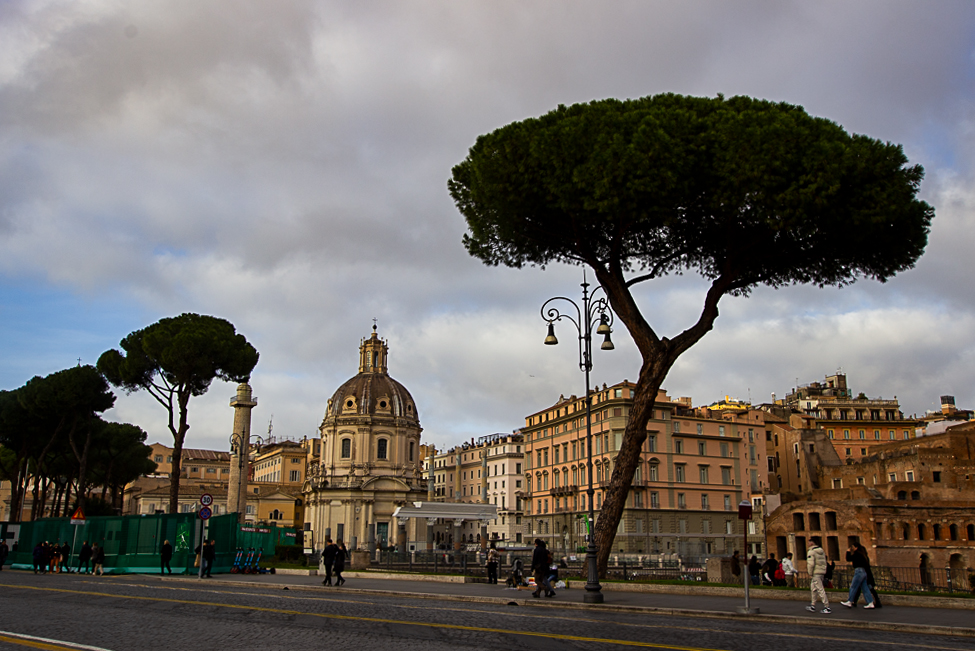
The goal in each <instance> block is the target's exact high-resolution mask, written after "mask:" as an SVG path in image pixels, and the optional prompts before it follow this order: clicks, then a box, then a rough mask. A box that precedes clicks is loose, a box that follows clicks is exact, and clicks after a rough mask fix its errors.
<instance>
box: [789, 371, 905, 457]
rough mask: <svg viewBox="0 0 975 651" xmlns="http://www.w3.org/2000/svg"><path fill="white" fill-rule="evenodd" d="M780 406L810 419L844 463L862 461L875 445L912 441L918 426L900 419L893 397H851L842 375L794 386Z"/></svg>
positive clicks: (840, 373) (897, 403)
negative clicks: (811, 418)
mask: <svg viewBox="0 0 975 651" xmlns="http://www.w3.org/2000/svg"><path fill="white" fill-rule="evenodd" d="M783 404H784V405H785V406H786V407H789V408H790V409H793V410H796V411H799V412H801V413H804V414H806V415H809V416H812V417H814V418H815V419H816V421H817V422H818V426H819V427H820V428H822V429H824V430H825V431H826V434H827V436H828V437H829V439H830V441H832V443H833V447H834V448H836V453H837V454H838V455H839V456H840V458H841V459H844V460H846V459H849V460H851V461H854V460H857V459H860V458H863V457H865V456H867V455H868V454H870V453H871V452H870V450H871V448H872V447H874V446H876V445H883V444H885V443H889V442H891V441H903V440H908V439H911V438H914V436H915V428H916V427H918V424H919V421H917V420H914V419H905V418H904V414H903V413H902V412H901V410H900V403H899V402H898V401H897V398H896V397H895V398H894V399H892V400H884V399H883V398H868V397H867V396H866V395H865V394H864V393H862V392H861V393H859V394H858V395H857V396H856V397H854V396H853V391H852V390H851V389H850V388H849V386H848V384H847V378H846V375H845V374H844V373H842V372H837V373H836V374H835V375H829V376H826V378H825V380H824V381H823V382H812V383H810V384H806V385H803V386H799V387H796V388H795V389H793V390H792V392H790V393H789V394H787V395H786V397H785V400H784V401H783Z"/></svg>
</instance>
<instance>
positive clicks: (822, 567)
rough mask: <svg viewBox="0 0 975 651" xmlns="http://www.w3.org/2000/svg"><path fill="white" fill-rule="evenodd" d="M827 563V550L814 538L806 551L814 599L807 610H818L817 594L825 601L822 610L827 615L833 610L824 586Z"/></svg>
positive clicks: (807, 567)
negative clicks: (830, 607)
mask: <svg viewBox="0 0 975 651" xmlns="http://www.w3.org/2000/svg"><path fill="white" fill-rule="evenodd" d="M826 565H827V561H826V552H824V551H823V548H822V547H820V546H819V544H818V543H817V542H816V539H815V538H813V540H812V543H811V544H810V546H809V550H808V551H807V552H806V572H808V573H809V592H810V593H811V594H810V598H811V599H812V603H811V604H810V605H808V606H806V610H808V611H809V612H811V613H814V612H816V595H817V594H818V595H819V600H820V601H822V602H823V610H822V612H823V613H825V614H827V615H828V614H830V613H831V612H833V611H832V610H830V609H829V597H828V596H826V588H824V587H823V577H824V576H825V575H826Z"/></svg>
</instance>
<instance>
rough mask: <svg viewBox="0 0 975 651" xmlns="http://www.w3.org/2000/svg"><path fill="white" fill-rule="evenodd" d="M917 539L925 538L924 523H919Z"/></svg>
mask: <svg viewBox="0 0 975 651" xmlns="http://www.w3.org/2000/svg"><path fill="white" fill-rule="evenodd" d="M917 539H918V540H924V524H918V525H917Z"/></svg>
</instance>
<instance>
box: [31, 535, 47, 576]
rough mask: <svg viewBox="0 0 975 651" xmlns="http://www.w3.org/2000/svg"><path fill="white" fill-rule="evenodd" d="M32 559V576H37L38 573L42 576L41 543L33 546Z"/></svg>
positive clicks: (42, 551)
mask: <svg viewBox="0 0 975 651" xmlns="http://www.w3.org/2000/svg"><path fill="white" fill-rule="evenodd" d="M32 558H33V560H34V574H37V573H38V572H40V573H41V574H43V573H44V544H43V543H37V544H36V545H34V552H33V555H32Z"/></svg>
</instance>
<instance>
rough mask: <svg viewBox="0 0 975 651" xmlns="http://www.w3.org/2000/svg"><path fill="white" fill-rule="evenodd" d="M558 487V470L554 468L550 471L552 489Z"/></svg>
mask: <svg viewBox="0 0 975 651" xmlns="http://www.w3.org/2000/svg"><path fill="white" fill-rule="evenodd" d="M558 487H559V469H558V468H556V469H555V470H553V471H552V488H558Z"/></svg>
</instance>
